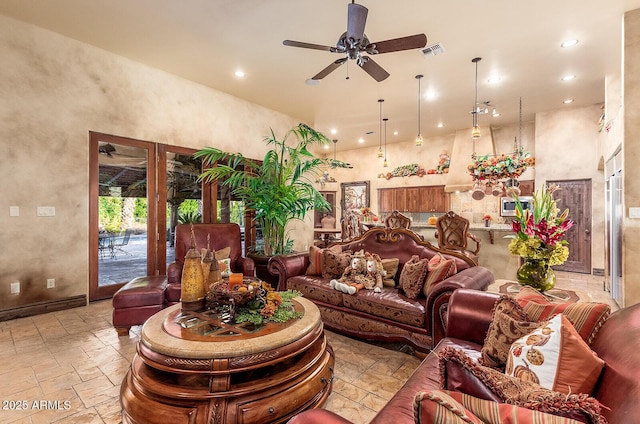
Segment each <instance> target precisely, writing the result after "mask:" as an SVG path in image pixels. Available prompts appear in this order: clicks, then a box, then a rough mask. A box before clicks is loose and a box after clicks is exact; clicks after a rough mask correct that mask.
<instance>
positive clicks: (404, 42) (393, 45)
mask: <svg viewBox="0 0 640 424" xmlns="http://www.w3.org/2000/svg"><path fill="white" fill-rule="evenodd" d="M426 45H427V36H426V35H424V34H416V35H410V36H408V37H400V38H394V39H392V40H385V41H378V42H377V43H371V44H369V45H368V46H367V47H366V50H367V53H369V54H376V53H374V52H373V51H371V50H370V47H372V48H373V49H374V50H375V51H376V52H377V53H378V54H381V53H391V52H397V51H401V50H411V49H421V48H422V47H424V46H426Z"/></svg>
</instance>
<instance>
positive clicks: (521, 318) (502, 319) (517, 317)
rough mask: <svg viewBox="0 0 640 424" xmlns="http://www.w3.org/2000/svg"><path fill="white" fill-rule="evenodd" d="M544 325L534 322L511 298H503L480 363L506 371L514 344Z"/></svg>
mask: <svg viewBox="0 0 640 424" xmlns="http://www.w3.org/2000/svg"><path fill="white" fill-rule="evenodd" d="M543 324H544V323H539V322H532V321H531V320H530V319H529V318H528V317H527V315H526V314H525V313H524V311H523V310H522V307H521V306H520V305H519V304H518V303H517V302H516V301H515V299H513V298H512V297H511V296H508V295H504V296H501V297H500V298H499V299H498V300H497V301H496V303H495V306H494V307H493V313H492V317H491V324H490V325H489V330H488V331H487V335H486V337H485V339H484V344H483V346H482V350H481V352H480V353H481V357H480V363H481V364H482V365H484V366H487V367H491V368H498V369H500V370H504V367H505V364H506V363H507V357H508V356H509V349H510V348H511V345H512V344H513V342H515V341H516V340H518V339H519V338H520V337H522V336H524V335H526V334H529V333H530V332H532V331H533V330H535V329H536V328H538V327H540V326H541V325H543Z"/></svg>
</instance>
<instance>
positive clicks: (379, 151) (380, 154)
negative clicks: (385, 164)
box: [378, 99, 384, 158]
mask: <svg viewBox="0 0 640 424" xmlns="http://www.w3.org/2000/svg"><path fill="white" fill-rule="evenodd" d="M382 102H384V99H378V103H379V104H380V131H379V132H378V135H379V139H380V147H378V157H379V158H382V157H383V156H384V155H383V154H382Z"/></svg>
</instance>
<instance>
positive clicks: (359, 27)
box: [282, 1, 427, 82]
mask: <svg viewBox="0 0 640 424" xmlns="http://www.w3.org/2000/svg"><path fill="white" fill-rule="evenodd" d="M368 13H369V10H368V9H367V8H366V7H364V6H362V5H359V4H356V3H355V2H354V1H352V2H351V3H350V4H348V7H347V31H346V32H344V33H343V34H342V35H341V36H340V38H339V39H338V42H337V43H336V46H335V47H331V46H324V45H320V44H312V43H305V42H301V41H293V40H284V41H283V42H282V44H284V45H285V46H291V47H301V48H305V49H313V50H323V51H328V52H330V53H340V54H343V55H344V57H342V58H340V59H338V60H335V61H333V62H332V63H331V64H329V66H327V67H326V68H324V69H323V70H321V71H320V72H318V73H317V74H316V75H314V76H313V77H311V80H321V79H323V78H324V77H326V76H327V75H329V74H330V73H332V72H333V71H335V70H336V69H338V68H339V67H340V66H342V65H343V64H344V63H346V62H347V61H348V60H355V61H356V63H357V65H358V66H359V67H360V68H362V69H363V70H364V71H365V72H366V73H367V74H369V75H370V76H371V77H372V78H373V79H375V80H376V81H378V82H380V81H384V80H385V79H387V78H388V77H389V73H388V72H387V71H385V70H384V68H382V66H380V65H378V64H377V63H376V62H375V61H374V60H373V59H372V58H371V57H370V56H365V54H368V55H376V54H383V53H392V52H398V51H403V50H412V49H421V48H423V47H424V46H426V45H427V36H426V35H425V34H415V35H410V36H407V37H400V38H394V39H391V40H385V41H378V42H375V43H371V42H370V41H369V38H368V37H367V35H366V34H365V33H364V28H365V25H366V23H367V15H368Z"/></svg>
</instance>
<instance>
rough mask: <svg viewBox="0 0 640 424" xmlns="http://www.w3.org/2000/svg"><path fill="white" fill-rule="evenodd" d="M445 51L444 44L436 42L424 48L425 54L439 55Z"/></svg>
mask: <svg viewBox="0 0 640 424" xmlns="http://www.w3.org/2000/svg"><path fill="white" fill-rule="evenodd" d="M444 52H445V50H444V46H443V45H442V44H440V43H435V44H432V45H430V46H427V47H425V48H424V49H422V54H423V55H425V56H437V55H439V54H442V53H444Z"/></svg>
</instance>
